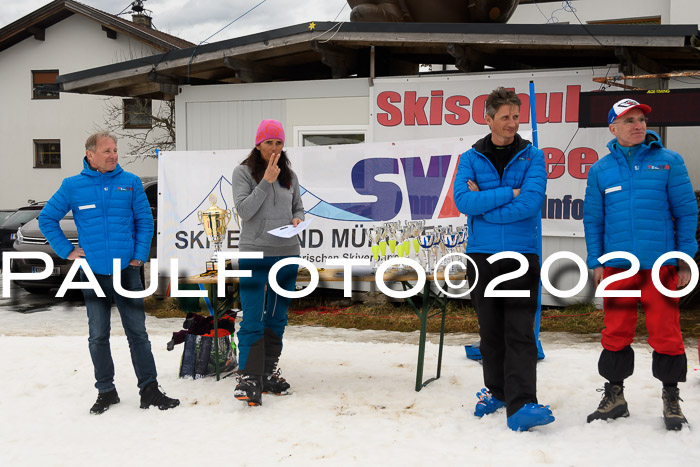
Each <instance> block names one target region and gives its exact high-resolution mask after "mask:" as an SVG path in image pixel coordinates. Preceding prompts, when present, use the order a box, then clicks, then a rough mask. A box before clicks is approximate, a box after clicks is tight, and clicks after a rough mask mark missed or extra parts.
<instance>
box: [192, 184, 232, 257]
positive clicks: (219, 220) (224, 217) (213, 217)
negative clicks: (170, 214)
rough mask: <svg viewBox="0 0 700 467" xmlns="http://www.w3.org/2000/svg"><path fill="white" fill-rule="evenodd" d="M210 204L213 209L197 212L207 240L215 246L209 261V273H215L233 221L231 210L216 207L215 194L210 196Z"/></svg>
mask: <svg viewBox="0 0 700 467" xmlns="http://www.w3.org/2000/svg"><path fill="white" fill-rule="evenodd" d="M209 202H210V203H211V207H210V208H209V209H207V210H206V211H197V217H198V218H199V222H201V223H202V227H204V233H206V234H207V238H209V240H210V241H211V243H213V244H214V254H213V255H212V257H211V259H210V260H209V261H207V271H214V270H216V268H217V256H218V253H219V252H220V251H221V244H222V243H223V242H224V238H225V236H226V232H227V226H228V223H229V221H231V210H230V209H221V208H220V207H218V206H217V205H216V196H214V195H213V194H211V195H209Z"/></svg>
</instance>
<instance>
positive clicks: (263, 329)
mask: <svg viewBox="0 0 700 467" xmlns="http://www.w3.org/2000/svg"><path fill="white" fill-rule="evenodd" d="M284 258H288V256H268V257H265V258H262V259H239V260H238V267H239V268H240V269H242V270H243V269H249V270H251V271H252V276H251V277H241V279H240V283H239V289H240V294H241V307H242V308H243V319H242V320H241V327H240V329H239V330H238V351H239V356H238V367H239V369H240V370H241V371H242V372H244V373H246V374H251V375H262V374H263V371H264V366H265V359H267V360H276V359H277V358H279V356H280V354H281V352H282V336H283V335H284V329H285V327H286V326H287V308H289V303H290V302H291V301H292V299H291V298H287V297H283V296H281V295H277V293H275V291H274V290H272V287H270V286H269V284H268V280H267V276H268V273H269V272H270V268H272V266H273V265H274V264H275V263H276V262H277V261H279V260H282V259H284ZM298 269H299V267H298V265H296V264H291V265H287V266H284V267H283V268H282V269H280V270H279V271H278V273H277V283H278V284H279V286H280V287H281V288H282V289H284V290H287V291H290V292H293V291H294V287H295V285H296V281H297V271H298ZM270 339H271V340H272V341H274V344H270V343H266V342H265V341H266V340H270Z"/></svg>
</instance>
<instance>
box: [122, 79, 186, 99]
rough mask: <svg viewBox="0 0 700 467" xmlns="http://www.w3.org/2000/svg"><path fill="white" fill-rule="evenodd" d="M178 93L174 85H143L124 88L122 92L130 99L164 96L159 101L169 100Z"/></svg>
mask: <svg viewBox="0 0 700 467" xmlns="http://www.w3.org/2000/svg"><path fill="white" fill-rule="evenodd" d="M178 91H179V89H178V86H176V85H174V84H160V83H143V84H133V85H130V86H125V87H124V91H123V92H124V94H125V95H127V96H132V97H153V96H164V97H160V99H164V100H171V99H173V98H174V97H175V96H176V95H177V94H178ZM165 96H168V97H169V98H168V97H165Z"/></svg>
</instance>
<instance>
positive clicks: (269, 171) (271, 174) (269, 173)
mask: <svg viewBox="0 0 700 467" xmlns="http://www.w3.org/2000/svg"><path fill="white" fill-rule="evenodd" d="M280 155H281V154H273V155H272V156H270V160H269V161H268V162H267V168H266V169H265V174H264V175H263V180H265V181H266V182H268V183H274V182H275V180H277V177H278V176H279V174H280V168H279V166H278V165H277V162H278V161H279V160H280Z"/></svg>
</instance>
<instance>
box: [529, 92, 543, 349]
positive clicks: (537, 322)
mask: <svg viewBox="0 0 700 467" xmlns="http://www.w3.org/2000/svg"><path fill="white" fill-rule="evenodd" d="M530 122H532V144H533V145H534V146H535V147H536V148H539V147H540V146H539V141H538V137H537V136H538V135H537V105H536V101H535V82H534V81H530ZM537 222H538V223H539V229H538V231H537V235H538V238H537V244H538V247H537V248H538V252H537V253H538V255H539V257H540V266H542V212H541V211H540V215H539V216H538V218H537ZM541 314H542V282H540V292H539V294H537V313H536V314H535V340H537V359H538V360H542V359H543V358H544V350H543V349H542V342H540V318H541Z"/></svg>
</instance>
